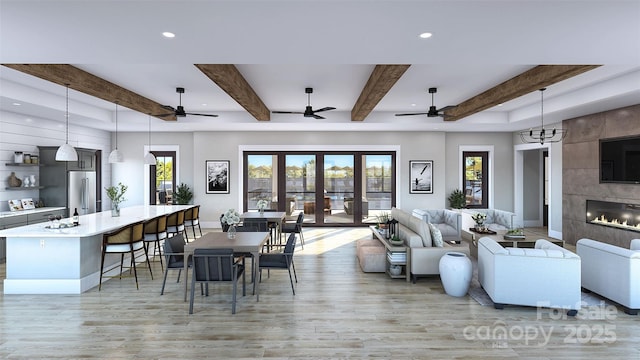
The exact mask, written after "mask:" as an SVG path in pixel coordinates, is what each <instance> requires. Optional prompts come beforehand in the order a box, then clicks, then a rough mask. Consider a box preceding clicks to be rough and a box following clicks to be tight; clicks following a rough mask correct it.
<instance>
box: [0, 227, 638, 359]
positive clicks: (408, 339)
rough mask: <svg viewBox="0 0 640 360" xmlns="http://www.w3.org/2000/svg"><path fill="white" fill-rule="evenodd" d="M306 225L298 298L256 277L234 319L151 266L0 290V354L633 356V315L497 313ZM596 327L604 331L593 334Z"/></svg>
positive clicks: (227, 300)
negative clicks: (40, 289) (384, 266)
mask: <svg viewBox="0 0 640 360" xmlns="http://www.w3.org/2000/svg"><path fill="white" fill-rule="evenodd" d="M207 231H215V230H211V229H209V230H207ZM304 231H305V248H304V250H302V249H300V248H298V249H297V252H296V255H295V258H294V260H295V265H296V271H297V274H298V283H297V284H296V285H295V288H296V295H295V296H294V295H293V294H292V292H291V286H290V283H289V277H288V273H287V272H286V271H271V274H270V276H269V277H267V276H266V273H265V274H263V280H262V283H261V284H260V291H261V294H260V302H256V298H255V296H251V295H250V294H251V284H250V283H248V284H247V291H248V292H247V296H245V297H242V296H241V293H240V290H239V292H238V302H237V305H236V306H237V309H236V311H237V312H236V314H235V315H232V314H231V297H230V287H229V286H227V285H222V286H218V285H215V286H211V288H210V296H208V297H204V296H200V294H199V291H198V290H197V291H196V294H197V295H196V298H195V301H194V314H193V315H189V314H188V302H184V301H183V294H182V289H183V283H182V281H184V276H183V277H182V279H181V282H180V283H176V275H177V273H176V272H174V273H170V274H169V279H168V280H167V285H166V289H165V294H164V295H162V296H160V287H161V284H162V276H161V274H162V272H161V269H160V264H159V263H158V262H154V263H153V264H152V265H153V271H154V279H153V280H151V277H150V276H149V273H148V271H145V270H141V271H140V273H139V276H140V290H136V289H135V282H134V280H133V278H123V279H122V280H119V279H111V280H109V281H106V282H105V283H104V284H103V287H102V291H98V289H97V288H96V289H92V290H90V291H88V292H86V293H84V294H81V295H3V294H1V293H0V302H1V308H0V334H1V336H0V358H2V359H89V358H90V359H131V358H140V359H177V358H180V359H196V358H220V359H259V358H265V359H338V358H340V359H344V358H350V359H364V358H373V359H376V358H377V359H392V358H393V359H426V358H442V359H444V358H447V359H451V358H454V359H455V358H487V359H489V358H490V359H500V358H536V359H557V358H576V359H578V358H581V359H582V358H596V357H598V358H605V357H609V358H627V359H631V358H640V345H639V344H640V331H638V329H639V327H638V321H640V318H638V316H630V315H627V314H625V313H624V312H622V311H618V310H614V312H613V313H612V314H610V315H608V316H600V317H598V316H596V318H591V319H589V318H587V317H585V316H581V315H580V314H579V316H577V317H576V318H563V317H562V316H559V318H558V316H557V314H555V315H554V313H553V312H552V311H549V310H544V309H543V310H540V311H538V310H537V309H535V308H531V307H519V306H507V307H506V308H505V309H504V310H495V309H493V307H489V306H481V305H479V304H478V303H477V302H476V301H475V300H473V299H472V298H471V297H469V296H464V297H460V298H455V297H450V296H448V295H446V294H445V293H444V290H443V288H442V285H441V283H440V279H439V277H438V276H431V277H424V278H420V279H419V280H418V282H417V283H416V284H411V283H407V282H405V281H404V280H402V279H390V278H389V277H388V276H386V275H385V274H382V273H379V274H378V273H363V272H362V271H361V270H360V267H359V265H358V262H357V259H356V257H355V242H356V240H358V239H360V238H370V236H371V234H370V231H369V230H368V229H344V228H322V229H320V228H308V229H307V228H305V230H304ZM541 236H543V234H542V235H541ZM4 277H5V266H4V264H2V265H0V278H2V279H4ZM1 287H2V285H0V290H1ZM594 312H595V313H598V311H597V309H595V310H594ZM599 314H600V315H601V314H602V311H601V312H600V313H599ZM501 329H504V330H506V337H503V338H501V337H500V334H501V333H500V331H499V330H501ZM604 330H607V331H608V334H609V335H610V336H604V335H603V334H601V333H599V332H600V331H604ZM572 332H574V333H572ZM543 333H544V335H543ZM572 335H573V336H572Z"/></svg>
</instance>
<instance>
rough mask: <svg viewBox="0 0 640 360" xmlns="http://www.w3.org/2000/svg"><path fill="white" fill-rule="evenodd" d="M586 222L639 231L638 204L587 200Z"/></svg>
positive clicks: (639, 207)
mask: <svg viewBox="0 0 640 360" xmlns="http://www.w3.org/2000/svg"><path fill="white" fill-rule="evenodd" d="M587 223H589V224H595V225H602V226H609V227H613V228H616V229H623V230H629V231H636V232H640V205H639V204H626V203H618V202H610V201H600V200H587Z"/></svg>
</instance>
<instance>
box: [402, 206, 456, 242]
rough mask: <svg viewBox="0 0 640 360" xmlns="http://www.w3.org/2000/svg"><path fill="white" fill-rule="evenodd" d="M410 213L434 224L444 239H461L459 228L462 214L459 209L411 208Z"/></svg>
mask: <svg viewBox="0 0 640 360" xmlns="http://www.w3.org/2000/svg"><path fill="white" fill-rule="evenodd" d="M412 214H413V216H415V217H417V218H420V219H422V220H423V221H424V222H427V223H431V224H433V225H435V226H436V227H437V228H438V230H440V233H442V239H443V240H444V241H455V242H460V241H461V240H462V238H461V234H460V230H462V215H461V214H460V212H459V211H453V210H448V209H437V210H426V209H425V210H423V209H413V213H412Z"/></svg>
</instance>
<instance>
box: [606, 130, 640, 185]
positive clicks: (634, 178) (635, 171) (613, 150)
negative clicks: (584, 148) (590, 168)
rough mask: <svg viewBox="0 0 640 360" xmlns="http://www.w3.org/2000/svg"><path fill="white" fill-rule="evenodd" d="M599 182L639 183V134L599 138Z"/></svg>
mask: <svg viewBox="0 0 640 360" xmlns="http://www.w3.org/2000/svg"><path fill="white" fill-rule="evenodd" d="M600 182H601V183H626V184H640V136H631V137H622V138H612V139H600Z"/></svg>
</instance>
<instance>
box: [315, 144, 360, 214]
mask: <svg viewBox="0 0 640 360" xmlns="http://www.w3.org/2000/svg"><path fill="white" fill-rule="evenodd" d="M323 176H324V195H323V206H322V210H323V214H324V223H325V224H335V223H350V224H352V223H353V216H354V212H353V209H354V204H353V201H354V193H355V188H354V183H353V179H354V155H324V166H323Z"/></svg>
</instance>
